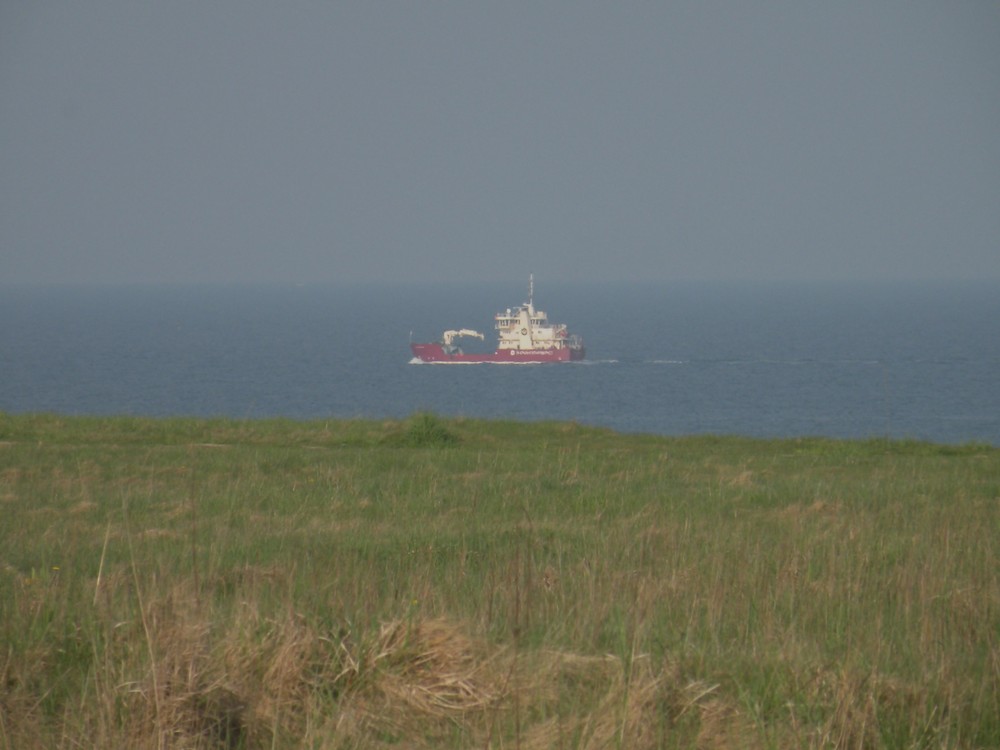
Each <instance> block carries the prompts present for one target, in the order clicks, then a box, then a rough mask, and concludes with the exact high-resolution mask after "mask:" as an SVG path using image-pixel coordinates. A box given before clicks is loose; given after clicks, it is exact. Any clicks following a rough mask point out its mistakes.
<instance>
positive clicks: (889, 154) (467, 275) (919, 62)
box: [0, 0, 1000, 283]
mask: <svg viewBox="0 0 1000 750" xmlns="http://www.w3.org/2000/svg"><path fill="white" fill-rule="evenodd" d="M529 271H533V272H534V273H535V274H536V276H537V277H538V278H539V279H542V278H545V279H550V280H551V279H556V278H560V279H562V278H565V279H570V280H597V279H615V280H633V279H654V280H655V279H692V278H697V279H715V278H722V279H733V278H752V279H842V278H863V279H884V278H901V279H912V278H983V277H986V278H992V279H1000V2H996V1H995V0H979V1H976V0H948V1H947V2H942V1H941V0H841V1H838V2H830V0H817V1H814V2H810V1H809V0H788V1H787V2H783V1H779V0H760V1H759V2H735V1H734V2H715V1H713V0H681V1H678V2H667V1H666V0H664V1H663V2H644V3H617V2H601V3H594V2H580V1H575V2H560V3H549V2H512V1H511V0H505V1H504V2H493V3H482V2H409V1H408V2H376V1H375V0H365V1H364V2H334V1H332V0H331V1H330V2H319V1H318V0H317V1H314V2H255V1H252V0H239V1H237V0H220V1H219V2H204V1H203V0H189V1H188V0H179V1H175V2H160V3H143V2H135V1H134V0H96V1H95V2H58V1H55V0H53V1H51V2H37V3H36V2H18V1H15V0H11V1H9V2H4V3H3V4H2V5H0V281H10V282H34V281H53V282H63V281H85V282H114V283H117V282H157V281H166V282H188V281H211V282H218V281H223V282H254V281H279V282H300V281H303V282H311V281H339V282H344V281H347V282H350V281H367V280H375V279H386V280H394V281H395V280H406V279H415V280H421V281H426V280H433V279H447V280H455V281H474V280H508V279H509V280H518V281H519V282H520V281H523V279H524V277H525V276H526V275H527V273H528V272H529Z"/></svg>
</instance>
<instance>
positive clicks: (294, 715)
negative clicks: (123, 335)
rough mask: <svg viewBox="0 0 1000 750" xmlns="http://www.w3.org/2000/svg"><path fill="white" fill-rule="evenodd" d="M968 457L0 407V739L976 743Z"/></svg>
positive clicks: (994, 607)
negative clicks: (20, 412) (63, 413)
mask: <svg viewBox="0 0 1000 750" xmlns="http://www.w3.org/2000/svg"><path fill="white" fill-rule="evenodd" d="M998 552H1000V450H997V449H995V448H990V447H986V446H961V447H956V446H935V445H928V444H922V443H908V442H887V441H867V442H848V441H829V440H818V439H817V440H787V441H757V440H744V439H739V438H715V437H693V438H682V439H674V438H661V437H650V436H631V435H618V434H614V433H612V432H608V431H604V430H599V429H591V428H585V427H580V426H577V425H570V424H517V423H507V422H484V421H474V420H440V419H438V418H436V417H433V416H431V415H417V416H415V417H413V418H412V419H410V420H406V421H402V422H366V421H358V420H355V421H330V422H309V423H299V422H291V421H255V422H243V421H224V420H147V419H133V418H115V419H96V418H60V417H52V416H10V415H2V414H0V647H2V650H0V748H57V747H65V748H77V747H126V746H127V747H136V748H164V747H170V748H179V747H185V748H236V747H246V748H269V747H281V748H289V747H294V748H298V747H303V748H305V747H308V748H382V747H385V748H390V747H394V748H419V747H446V748H447V747H455V748H458V747H463V748H465V747H479V748H501V747H505V748H514V747H517V748H598V747H610V748H616V747H620V748H657V747H679V748H681V747H683V748H686V747H706V748H711V747H747V748H797V747H838V748H841V747H842V748H860V747H891V748H918V747H928V748H930V747H934V748H939V747H945V748H985V747H997V746H998V745H1000V566H998Z"/></svg>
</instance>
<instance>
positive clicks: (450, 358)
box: [410, 344, 585, 365]
mask: <svg viewBox="0 0 1000 750" xmlns="http://www.w3.org/2000/svg"><path fill="white" fill-rule="evenodd" d="M410 349H411V351H412V352H413V356H414V357H416V358H417V359H419V360H420V361H422V362H431V363H435V364H448V363H451V364H480V363H484V362H493V363H499V364H523V365H527V364H538V363H542V362H578V361H579V360H581V359H583V356H584V353H585V352H584V349H583V347H580V348H577V349H571V348H570V347H568V346H567V347H563V348H561V349H497V350H496V351H495V352H493V353H492V354H457V353H456V354H448V353H447V352H445V350H444V347H443V346H441V344H410Z"/></svg>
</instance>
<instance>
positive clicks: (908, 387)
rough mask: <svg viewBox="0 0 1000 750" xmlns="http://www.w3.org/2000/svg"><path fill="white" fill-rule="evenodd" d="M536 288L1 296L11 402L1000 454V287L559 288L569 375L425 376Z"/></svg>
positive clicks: (478, 370) (545, 288)
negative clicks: (574, 345) (443, 418)
mask: <svg viewBox="0 0 1000 750" xmlns="http://www.w3.org/2000/svg"><path fill="white" fill-rule="evenodd" d="M525 287H526V285H525V286H519V285H511V284H489V285H484V284H480V285H474V286H458V285H449V284H438V285H423V286H421V285H409V286H390V285H367V286H353V287H346V286H345V287H336V286H309V285H307V286H301V287H293V286H287V287H278V286H260V287H248V286H241V287H227V286H148V287H141V286H131V287H94V286H80V287H73V286H69V287H44V286H43V287H29V286H23V287H0V411H6V412H9V413H24V412H57V413H62V414H99V415H107V414H131V415H153V416H168V415H196V416H220V415H221V416H230V417H238V418H256V417H273V416H282V417H290V418H295V419H312V418H324V417H373V418H382V417H404V416H407V415H409V414H412V413H413V412H416V411H420V410H430V411H434V412H436V413H438V414H442V415H464V416H470V417H489V418H503V419H524V420H575V421H578V422H581V423H585V424H592V425H601V426H606V427H610V428H613V429H615V430H619V431H623V432H649V433H658V434H663V435H682V434H695V433H716V434H739V435H748V436H760V437H793V436H804V435H823V436H830V437H875V436H891V437H896V438H916V439H922V440H930V441H935V442H943V443H961V442H969V441H978V442H986V443H991V444H993V445H1000V288H998V285H997V284H995V283H994V284H990V283H982V284H974V283H968V284H930V283H928V284H894V285H893V284H863V285H858V284H855V285H848V284H721V283H720V284H709V283H704V284H695V283H677V284H668V285H652V284H648V285H624V284H619V285H614V284H608V285H599V284H590V285H587V284H571V283H568V282H566V283H546V282H544V281H540V282H539V283H538V285H537V287H536V294H535V304H536V306H537V307H539V308H541V309H543V310H545V311H547V312H548V313H549V316H550V318H551V319H552V320H553V321H555V322H565V323H568V324H569V326H570V330H571V332H574V333H578V334H580V335H581V336H583V338H584V340H585V343H586V346H587V360H586V361H585V362H582V363H574V364H559V365H520V366H497V365H474V366H441V365H424V364H413V363H411V361H410V360H411V357H410V353H409V347H408V343H409V341H410V339H411V336H412V339H413V340H414V341H423V340H433V339H435V338H437V337H438V336H439V335H440V333H441V331H442V330H444V329H447V328H455V327H471V328H476V329H478V330H480V331H483V332H485V333H486V334H487V337H488V338H490V337H492V336H493V331H492V328H491V326H492V315H493V313H494V312H496V311H498V310H501V309H505V308H507V307H510V306H513V305H515V304H519V303H521V302H523V301H524V298H525V297H526V292H527V289H526V288H525Z"/></svg>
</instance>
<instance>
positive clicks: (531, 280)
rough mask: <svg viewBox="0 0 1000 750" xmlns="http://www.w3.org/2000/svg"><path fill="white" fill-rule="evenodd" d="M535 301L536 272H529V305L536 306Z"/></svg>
mask: <svg viewBox="0 0 1000 750" xmlns="http://www.w3.org/2000/svg"><path fill="white" fill-rule="evenodd" d="M534 302H535V274H533V273H529V274H528V305H529V306H530V307H534V306H535V305H534Z"/></svg>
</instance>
